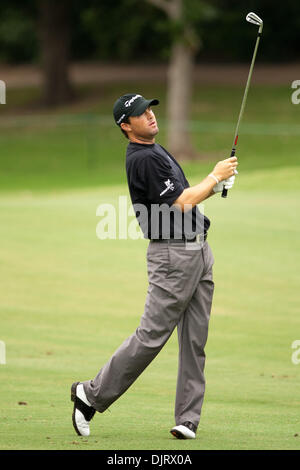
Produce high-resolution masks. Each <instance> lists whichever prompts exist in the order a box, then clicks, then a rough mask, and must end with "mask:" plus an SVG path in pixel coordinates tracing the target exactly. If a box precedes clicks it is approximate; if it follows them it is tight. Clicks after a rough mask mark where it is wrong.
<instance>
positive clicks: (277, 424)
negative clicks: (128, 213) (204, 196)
mask: <svg viewBox="0 0 300 470" xmlns="http://www.w3.org/2000/svg"><path fill="white" fill-rule="evenodd" d="M139 85H140V84H139ZM103 87H104V88H103V90H102V91H101V93H99V94H98V95H97V94H96V97H95V99H94V100H92V101H89V100H87V101H86V102H85V104H81V107H80V109H79V108H76V106H74V107H72V106H70V107H64V108H60V109H56V110H55V111H52V112H47V113H46V112H45V110H38V109H35V110H31V111H30V112H29V111H28V112H27V111H26V109H27V108H26V106H29V104H30V103H31V102H32V100H34V99H36V97H37V96H38V94H37V91H36V90H28V91H27V92H26V90H19V91H13V90H12V91H9V93H11V100H12V101H11V102H12V103H13V106H16V109H9V107H8V108H7V109H6V108H5V109H4V108H1V115H0V148H1V152H0V217H1V229H0V289H1V296H0V320H1V322H0V341H1V340H2V341H4V342H5V344H6V360H7V363H6V364H5V365H3V364H0V379H1V387H0V449H50V450H51V449H78V450H80V449H99V450H101V449H107V450H122V449H128V450H130V449H137V450H139V449H154V450H171V449H173V450H190V449H199V450H203V449H299V448H300V420H299V405H300V399H299V386H300V364H298V365H297V364H293V362H292V360H291V359H292V353H293V352H295V351H294V350H293V349H292V343H293V341H295V340H297V339H298V340H300V317H299V304H300V294H299V285H300V274H299V272H300V271H299V266H300V221H299V212H300V202H299V201H300V183H299V181H300V165H299V161H300V160H299V157H300V147H299V135H300V128H299V125H298V122H299V119H298V116H299V110H300V107H299V106H298V107H297V106H295V105H292V104H291V102H290V89H289V87H288V86H287V87H280V86H273V87H266V86H256V87H252V88H251V90H250V93H249V99H248V103H247V109H246V112H245V115H244V121H243V123H242V126H241V133H240V140H239V146H238V152H237V153H238V156H239V161H240V164H239V167H238V169H239V175H238V177H237V180H236V184H235V186H234V188H233V189H232V190H231V191H229V194H228V198H227V200H225V199H222V198H221V197H220V195H217V196H215V197H213V198H211V199H209V200H208V201H206V202H205V204H204V206H203V205H201V207H202V210H204V212H205V214H206V215H207V216H208V217H209V218H210V219H211V228H210V230H209V237H208V241H209V244H210V245H211V247H212V250H213V253H214V257H215V265H214V280H215V285H216V288H215V295H214V302H213V308H212V317H211V322H210V331H209V339H208V343H207V347H206V354H207V362H206V379H207V388H206V395H205V401H204V405H203V412H202V417H201V422H200V426H199V430H198V434H197V439H195V440H191V441H190V440H189V441H181V440H176V439H175V438H173V437H172V436H171V434H170V433H169V430H170V428H171V427H172V426H173V425H174V399H175V388H176V373H177V351H178V350H177V337H176V332H174V334H173V335H172V337H171V338H170V340H169V341H168V343H167V344H166V346H165V348H164V349H163V350H162V351H161V353H160V354H159V355H158V357H157V358H156V359H155V361H153V363H152V364H151V365H150V366H149V367H148V368H147V370H146V371H145V372H144V373H143V374H142V375H141V376H140V377H139V379H138V380H137V381H136V382H135V383H134V385H133V386H132V387H131V388H130V389H129V390H128V392H127V393H126V394H124V395H123V396H122V397H121V398H120V399H119V400H118V401H117V402H116V403H114V404H113V405H112V406H111V407H110V410H109V411H106V412H105V413H103V414H99V413H97V414H96V416H95V418H94V419H93V421H92V422H91V436H90V437H89V438H83V437H79V436H77V435H76V433H75V432H74V429H73V427H72V420H71V414H72V406H73V405H72V403H71V401H70V387H71V384H72V383H73V382H75V381H83V380H88V379H90V378H93V377H94V376H95V375H96V373H97V372H98V370H99V368H100V367H101V366H102V365H103V364H104V363H105V362H106V361H107V360H108V359H109V358H110V356H111V354H112V353H113V352H114V351H115V349H116V348H118V347H119V345H120V344H121V342H122V341H123V340H125V339H126V338H127V337H128V336H129V335H131V334H132V332H133V331H134V330H135V328H136V327H137V326H138V324H139V320H140V317H141V315H142V313H143V308H144V301H145V295H146V291H147V273H146V249H147V241H146V240H143V239H139V240H131V239H128V240H120V239H115V240H102V241H101V240H99V239H98V238H97V236H96V227H97V223H98V222H99V217H97V216H96V210H97V207H98V206H99V205H100V204H102V203H110V204H114V205H115V206H116V207H118V198H119V197H120V196H127V197H128V190H127V186H126V175H125V161H124V152H125V147H126V140H125V139H124V137H123V135H122V134H121V132H120V131H119V130H118V129H117V128H116V126H115V125H114V124H113V122H112V116H111V107H112V103H113V101H114V99H115V98H116V97H118V96H119V95H120V94H121V93H123V92H124V91H130V90H133V89H134V90H137V91H138V92H140V93H143V94H145V95H146V96H147V97H156V96H157V97H158V98H160V99H161V106H160V107H159V108H157V115H158V119H159V125H160V134H159V138H158V139H157V141H158V142H160V143H162V144H165V130H166V121H165V88H164V86H163V85H162V84H159V83H157V84H155V83H154V84H153V83H152V84H150V83H144V84H143V85H142V87H141V86H139V87H138V83H136V84H134V83H128V84H107V85H105V86H104V85H103ZM96 91H97V90H96ZM242 91H243V88H242V86H241V87H230V86H227V87H225V86H220V87H217V86H208V85H207V86H202V87H201V88H200V87H197V88H196V89H195V91H194V100H193V112H192V120H191V122H190V129H191V133H192V138H193V141H194V144H195V147H196V148H197V150H198V151H199V155H201V156H202V157H204V158H203V159H202V160H197V161H187V162H184V163H183V167H184V169H185V172H186V176H187V178H188V180H189V181H190V183H191V184H196V183H198V182H200V181H201V179H203V177H204V176H206V175H207V173H208V172H209V171H211V170H212V168H213V166H214V164H215V163H216V161H217V160H220V159H223V158H225V157H227V156H229V154H230V149H231V144H232V138H233V133H234V127H235V122H236V119H237V115H238V111H239V106H240V102H241V98H242ZM9 93H8V97H7V102H8V103H9V102H10V96H9ZM84 95H85V96H87V97H88V96H89V90H88V89H86V90H84ZM18 106H19V107H18ZM129 207H130V204H129V200H128V208H129ZM130 220H132V217H131V218H130ZM298 357H299V356H298ZM112 380H113V378H112ZM19 403H25V404H19Z"/></svg>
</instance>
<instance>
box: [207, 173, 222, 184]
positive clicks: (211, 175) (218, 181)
mask: <svg viewBox="0 0 300 470" xmlns="http://www.w3.org/2000/svg"><path fill="white" fill-rule="evenodd" d="M208 176H210V177H211V178H212V179H214V180H215V182H216V183H217V184H218V183H220V180H219V178H218V177H217V176H216V175H214V174H213V173H210V174H209V175H208Z"/></svg>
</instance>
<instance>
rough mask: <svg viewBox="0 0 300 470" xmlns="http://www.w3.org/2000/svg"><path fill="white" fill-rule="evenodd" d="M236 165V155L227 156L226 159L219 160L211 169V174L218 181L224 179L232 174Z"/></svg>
mask: <svg viewBox="0 0 300 470" xmlns="http://www.w3.org/2000/svg"><path fill="white" fill-rule="evenodd" d="M237 165H238V161H237V157H236V156H235V157H229V158H226V160H221V161H220V162H218V163H217V164H216V166H215V168H214V169H213V171H212V173H211V174H212V175H213V176H215V177H216V178H217V179H218V180H219V181H224V180H227V179H228V178H230V176H233V175H234V174H235V171H236V167H237Z"/></svg>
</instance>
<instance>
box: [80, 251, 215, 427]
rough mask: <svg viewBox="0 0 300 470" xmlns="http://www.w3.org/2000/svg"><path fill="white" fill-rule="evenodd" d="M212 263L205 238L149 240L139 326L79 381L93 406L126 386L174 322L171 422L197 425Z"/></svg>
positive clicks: (113, 397)
mask: <svg viewBox="0 0 300 470" xmlns="http://www.w3.org/2000/svg"><path fill="white" fill-rule="evenodd" d="M187 248H188V249H187ZM213 263H214V259H213V255H212V252H211V249H210V247H209V245H208V243H207V242H204V245H198V244H196V243H192V244H190V243H189V244H187V245H185V244H180V243H176V244H174V243H160V242H150V243H149V246H148V251H147V267H148V279H149V287H148V292H147V297H146V303H145V310H144V313H143V315H142V317H141V322H140V325H139V326H138V328H137V329H136V331H135V332H134V333H133V334H132V335H131V336H130V337H129V338H127V339H126V340H125V341H124V343H123V344H122V345H121V346H120V347H119V348H118V349H117V351H116V352H115V353H114V354H113V355H112V357H111V358H110V360H109V361H108V362H107V363H106V364H105V365H104V366H103V367H102V368H101V370H100V371H99V373H98V374H97V375H96V377H95V378H94V379H93V380H89V381H87V382H83V386H84V390H85V393H86V395H87V398H88V400H89V402H90V403H91V405H92V406H93V407H94V408H95V409H96V410H97V411H99V412H100V413H102V412H103V411H105V410H106V409H107V408H108V407H109V406H110V405H111V404H112V403H113V402H114V401H115V400H117V399H118V398H119V397H120V396H121V395H122V394H123V393H124V392H125V391H126V390H127V389H128V388H129V387H130V385H131V384H132V383H133V382H134V381H135V380H136V379H137V378H138V376H139V375H140V374H141V373H142V372H143V370H144V369H145V368H146V367H147V366H148V365H149V364H150V362H151V361H152V360H153V359H154V358H155V357H156V356H157V354H158V353H159V351H160V350H161V349H162V347H163V346H164V344H165V343H166V341H167V340H168V339H169V337H170V336H171V334H172V332H173V330H174V328H175V327H176V326H177V331H178V344H179V364H178V378H177V389H176V402H175V423H176V424H177V425H178V424H181V423H183V422H184V421H190V422H192V423H193V424H194V425H195V426H198V424H199V420H200V413H201V408H202V403H203V398H204V389H205V378H204V364H205V352H204V347H205V344H206V340H207V333H208V323H209V317H210V310H211V303H212V297H213V290H214V283H213V280H212V266H213ZM162 386H163V384H162Z"/></svg>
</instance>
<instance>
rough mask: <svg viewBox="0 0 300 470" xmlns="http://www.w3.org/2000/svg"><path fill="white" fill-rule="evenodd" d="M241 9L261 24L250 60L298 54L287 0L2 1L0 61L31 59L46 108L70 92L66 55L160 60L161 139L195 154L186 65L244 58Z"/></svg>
mask: <svg viewBox="0 0 300 470" xmlns="http://www.w3.org/2000/svg"><path fill="white" fill-rule="evenodd" d="M249 11H254V12H256V13H257V14H258V15H259V16H261V17H262V18H263V19H264V23H265V26H264V32H263V54H259V55H258V59H257V60H258V61H261V60H262V61H264V62H268V61H269V62H286V61H297V60H299V40H300V2H297V1H295V0H286V1H285V2H281V3H276V4H275V3H274V2H272V1H271V0H240V1H239V0H116V1H113V2H112V1H111V0H85V1H84V2H82V1H80V0H61V1H59V0H27V1H26V2H24V1H21V0H2V1H1V10H0V62H2V63H8V64H20V63H31V64H36V65H38V66H39V67H40V69H41V72H42V76H43V91H42V102H43V105H44V106H46V107H54V106H59V105H62V104H64V103H68V102H70V101H72V100H74V99H76V96H75V93H74V86H73V84H72V81H71V79H70V75H69V64H70V63H71V62H74V61H76V62H80V61H100V62H102V63H105V62H106V63H119V64H122V63H123V64H124V63H130V64H139V63H147V64H149V63H150V64H151V63H156V64H157V63H166V64H167V65H168V78H167V117H168V128H167V142H168V146H169V149H170V151H171V152H172V153H173V154H174V155H175V156H176V157H177V158H179V159H184V158H189V159H191V158H196V157H195V152H194V149H193V145H192V143H191V139H190V133H189V129H188V122H189V118H190V108H191V99H192V88H193V70H194V66H195V64H196V63H204V62H218V63H220V62H224V63H228V62H243V61H245V62H248V63H249V61H250V57H251V55H250V54H251V53H252V50H253V46H254V39H255V27H254V26H253V25H249V24H248V23H246V21H245V17H246V14H247V13H248V12H249Z"/></svg>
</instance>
